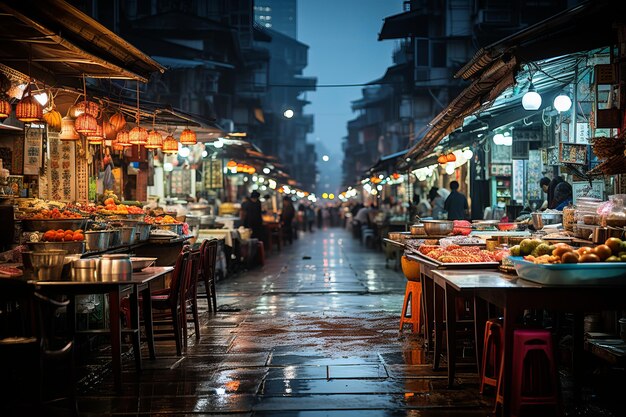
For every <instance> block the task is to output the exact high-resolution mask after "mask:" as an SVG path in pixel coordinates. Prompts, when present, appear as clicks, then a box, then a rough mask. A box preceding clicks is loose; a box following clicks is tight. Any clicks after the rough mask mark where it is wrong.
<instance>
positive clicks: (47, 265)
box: [22, 249, 67, 281]
mask: <svg viewBox="0 0 626 417" xmlns="http://www.w3.org/2000/svg"><path fill="white" fill-rule="evenodd" d="M65 255H67V252H66V251H64V250H60V249H52V250H49V251H45V252H22V259H23V260H24V268H26V269H27V270H30V271H32V272H33V275H34V278H35V279H36V280H38V281H57V280H59V279H61V277H62V275H63V265H65Z"/></svg>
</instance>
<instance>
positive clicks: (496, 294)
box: [433, 270, 626, 415]
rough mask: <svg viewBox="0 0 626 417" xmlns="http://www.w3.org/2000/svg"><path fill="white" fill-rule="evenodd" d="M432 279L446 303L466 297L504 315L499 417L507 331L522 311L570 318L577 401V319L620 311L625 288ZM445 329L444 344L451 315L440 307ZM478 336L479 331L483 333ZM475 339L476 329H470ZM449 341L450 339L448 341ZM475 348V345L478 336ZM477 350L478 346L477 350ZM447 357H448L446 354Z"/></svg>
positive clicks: (496, 276) (474, 277)
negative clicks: (569, 314)
mask: <svg viewBox="0 0 626 417" xmlns="http://www.w3.org/2000/svg"><path fill="white" fill-rule="evenodd" d="M433 276H434V277H436V279H437V281H438V283H439V284H438V286H439V285H443V288H444V289H445V291H446V293H449V295H446V296H445V297H446V299H449V297H452V296H455V295H457V294H459V293H472V292H473V294H474V296H475V297H479V298H481V299H483V300H485V301H488V302H490V303H492V304H494V305H496V306H498V307H500V308H502V309H503V311H504V354H503V356H504V364H503V376H502V384H503V398H504V400H503V403H504V404H503V410H502V413H503V415H508V414H509V407H510V404H511V386H510V383H509V382H510V375H511V368H512V356H513V352H512V346H513V330H514V325H515V320H516V318H518V317H519V316H521V315H522V314H523V312H524V309H545V310H554V311H563V312H573V313H574V334H573V336H574V350H573V363H572V369H573V374H574V394H575V395H574V398H576V399H580V398H581V395H580V389H581V387H582V379H583V361H582V358H583V349H584V330H583V318H584V313H585V311H600V310H607V309H609V310H610V309H615V310H619V309H626V297H625V296H624V294H625V291H626V283H625V284H624V285H623V286H615V285H611V286H608V285H607V286H573V285H572V286H549V285H543V284H537V283H534V282H530V281H526V280H524V279H521V278H517V277H516V276H511V275H506V274H502V273H500V272H497V271H490V270H435V271H433ZM446 321H447V326H448V333H447V337H448V345H449V346H450V345H452V346H454V345H453V343H454V331H453V330H454V328H455V321H456V318H455V314H454V309H452V311H450V309H449V308H446ZM483 324H484V321H476V322H475V326H476V329H480V328H481V327H482V325H483ZM483 331H484V330H483ZM476 333H477V334H480V333H481V330H476ZM450 339H452V340H450ZM477 340H478V343H477V345H480V344H481V342H480V341H481V340H482V337H479V338H478V339H477ZM480 347H481V348H482V346H480ZM451 353H452V354H451ZM448 356H449V360H451V361H452V362H451V363H449V365H448V373H449V374H448V378H449V379H448V381H449V382H450V381H451V380H452V379H453V378H454V371H455V369H454V368H455V367H454V366H453V365H454V364H455V359H454V358H453V356H454V350H450V349H449V350H448Z"/></svg>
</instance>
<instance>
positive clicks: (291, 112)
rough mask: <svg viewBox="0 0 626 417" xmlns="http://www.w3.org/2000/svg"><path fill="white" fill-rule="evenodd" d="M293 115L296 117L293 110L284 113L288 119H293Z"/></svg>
mask: <svg viewBox="0 0 626 417" xmlns="http://www.w3.org/2000/svg"><path fill="white" fill-rule="evenodd" d="M293 115H294V113H293V110H291V109H287V110H285V112H284V113H283V116H285V117H286V118H287V119H291V118H292V117H293Z"/></svg>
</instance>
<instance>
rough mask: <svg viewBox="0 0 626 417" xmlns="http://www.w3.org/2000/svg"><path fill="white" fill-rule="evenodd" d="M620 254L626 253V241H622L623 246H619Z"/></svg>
mask: <svg viewBox="0 0 626 417" xmlns="http://www.w3.org/2000/svg"><path fill="white" fill-rule="evenodd" d="M619 251H620V252H626V240H622V243H621V245H619Z"/></svg>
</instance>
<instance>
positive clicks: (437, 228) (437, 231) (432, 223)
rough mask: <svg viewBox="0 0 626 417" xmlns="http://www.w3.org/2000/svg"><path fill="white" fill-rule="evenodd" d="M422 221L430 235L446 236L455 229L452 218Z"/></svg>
mask: <svg viewBox="0 0 626 417" xmlns="http://www.w3.org/2000/svg"><path fill="white" fill-rule="evenodd" d="M422 223H423V224H424V231H425V232H426V234H427V235H428V236H446V235H449V234H450V233H451V232H452V229H454V222H453V221H452V220H422Z"/></svg>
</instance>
